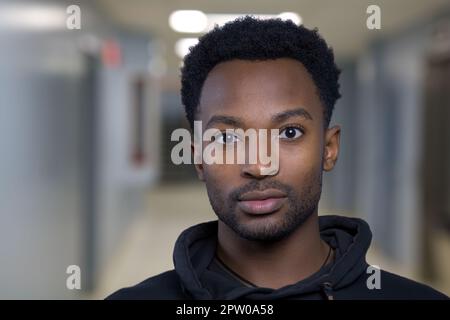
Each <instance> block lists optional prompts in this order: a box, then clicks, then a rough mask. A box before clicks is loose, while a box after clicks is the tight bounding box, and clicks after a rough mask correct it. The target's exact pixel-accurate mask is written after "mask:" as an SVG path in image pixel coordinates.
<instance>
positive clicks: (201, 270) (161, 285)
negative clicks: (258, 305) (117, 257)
mask: <svg viewBox="0 0 450 320" xmlns="http://www.w3.org/2000/svg"><path fill="white" fill-rule="evenodd" d="M217 226H218V223H217V221H211V222H207V223H202V224H199V225H196V226H193V227H190V228H189V229H187V230H185V231H183V232H182V233H181V235H180V236H179V238H178V240H177V241H176V244H175V249H174V253H173V260H174V265H175V270H171V271H167V272H164V273H162V274H159V275H157V276H154V277H151V278H149V279H147V280H145V281H143V282H141V283H139V284H137V285H135V286H134V287H130V288H124V289H121V290H119V291H117V292H115V293H113V294H112V295H110V296H109V297H108V298H107V299H225V300H228V299H255V300H273V299H447V298H448V297H446V296H445V295H444V294H442V293H439V292H438V291H435V290H434V289H432V288H430V287H428V286H425V285H423V284H419V283H417V282H414V281H412V280H408V279H406V278H403V277H400V276H397V275H394V274H392V273H389V272H386V271H383V270H380V278H379V279H380V281H379V285H380V286H379V289H377V288H376V287H375V288H373V286H368V285H367V283H368V282H369V283H372V280H373V277H372V278H371V279H369V278H370V277H371V276H372V275H374V272H376V270H375V271H374V270H373V269H368V267H369V265H368V264H367V262H366V259H365V256H366V252H367V250H368V248H369V246H370V241H371V238H372V233H371V231H370V228H369V226H368V225H367V223H366V222H365V221H363V220H361V219H356V218H347V217H340V216H321V217H319V228H320V235H321V238H322V239H323V240H324V241H326V242H327V243H328V244H329V245H330V246H331V247H332V248H333V249H334V250H335V259H334V262H333V263H331V264H328V265H327V266H325V267H323V268H321V269H320V270H319V271H317V272H316V273H315V274H313V275H311V276H309V277H308V278H306V279H304V280H301V281H299V282H297V283H295V284H292V285H288V286H285V287H283V288H280V289H270V288H260V287H252V286H248V285H245V284H244V283H243V282H242V281H239V280H237V278H236V277H232V276H230V274H229V273H227V272H224V271H219V270H218V268H216V267H214V263H213V262H214V261H216V260H215V259H214V257H215V251H216V245H217ZM219 269H220V268H219ZM369 287H371V288H372V289H369Z"/></svg>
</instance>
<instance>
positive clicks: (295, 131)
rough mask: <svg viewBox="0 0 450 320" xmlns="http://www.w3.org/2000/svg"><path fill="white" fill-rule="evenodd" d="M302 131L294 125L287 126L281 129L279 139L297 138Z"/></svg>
mask: <svg viewBox="0 0 450 320" xmlns="http://www.w3.org/2000/svg"><path fill="white" fill-rule="evenodd" d="M302 134H303V132H302V131H301V130H300V129H299V128H296V127H287V128H284V129H283V130H281V132H280V135H279V137H280V138H281V139H297V138H299V137H300V136H301V135H302Z"/></svg>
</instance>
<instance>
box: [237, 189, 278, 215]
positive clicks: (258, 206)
mask: <svg viewBox="0 0 450 320" xmlns="http://www.w3.org/2000/svg"><path fill="white" fill-rule="evenodd" d="M285 201H286V194H285V193H284V192H282V191H280V190H276V189H268V190H264V191H251V192H247V193H245V194H244V195H242V196H241V197H240V198H239V201H238V207H239V208H240V209H241V210H242V211H244V212H245V213H248V214H254V215H263V214H269V213H273V212H275V211H277V210H279V209H280V208H281V207H282V206H283V204H284V202H285Z"/></svg>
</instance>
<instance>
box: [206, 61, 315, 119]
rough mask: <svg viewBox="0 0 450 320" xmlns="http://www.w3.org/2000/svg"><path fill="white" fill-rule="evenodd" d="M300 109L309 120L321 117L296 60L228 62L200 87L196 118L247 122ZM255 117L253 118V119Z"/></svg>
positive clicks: (309, 82) (308, 81)
mask: <svg viewBox="0 0 450 320" xmlns="http://www.w3.org/2000/svg"><path fill="white" fill-rule="evenodd" d="M296 107H297V108H298V107H302V108H304V109H306V110H307V111H308V112H309V113H310V114H311V115H312V116H313V119H314V118H316V119H318V118H320V119H321V117H322V113H323V112H322V111H323V109H322V104H321V102H320V98H319V96H318V91H317V88H316V86H315V84H314V82H313V80H312V78H311V76H310V74H309V73H308V71H307V70H306V69H305V67H304V66H303V65H302V64H301V63H300V62H299V61H297V60H294V59H289V58H282V59H275V60H263V61H247V60H231V61H227V62H223V63H220V64H218V65H217V66H215V67H214V68H213V69H212V70H211V72H210V73H209V74H208V77H207V78H206V80H205V83H204V85H203V89H202V93H201V97H200V103H199V109H198V111H199V114H198V117H199V118H200V119H201V120H204V121H207V120H208V119H209V118H210V117H212V116H213V115H216V114H223V115H231V116H235V117H240V118H242V119H243V120H244V121H249V120H250V119H260V120H263V119H264V115H266V116H267V118H270V116H271V115H272V114H276V113H278V112H282V111H285V110H289V109H292V108H296ZM256 116H257V117H256Z"/></svg>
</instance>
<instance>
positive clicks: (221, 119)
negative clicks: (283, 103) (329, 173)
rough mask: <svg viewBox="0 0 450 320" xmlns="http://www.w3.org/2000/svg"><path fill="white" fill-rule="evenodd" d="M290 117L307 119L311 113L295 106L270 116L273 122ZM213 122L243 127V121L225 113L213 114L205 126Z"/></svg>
mask: <svg viewBox="0 0 450 320" xmlns="http://www.w3.org/2000/svg"><path fill="white" fill-rule="evenodd" d="M292 117H302V118H305V119H307V120H312V117H311V114H310V113H309V112H308V111H306V110H305V109H304V108H297V109H293V110H286V111H282V112H279V113H276V114H274V115H273V116H272V117H271V120H272V122H274V123H280V122H283V121H286V120H287V119H289V118H292ZM215 124H227V125H230V126H233V127H236V128H242V127H243V121H242V120H241V119H240V118H238V117H234V116H226V115H214V116H212V117H211V118H210V119H209V120H208V123H207V124H206V128H209V127H211V126H213V125H215Z"/></svg>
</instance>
